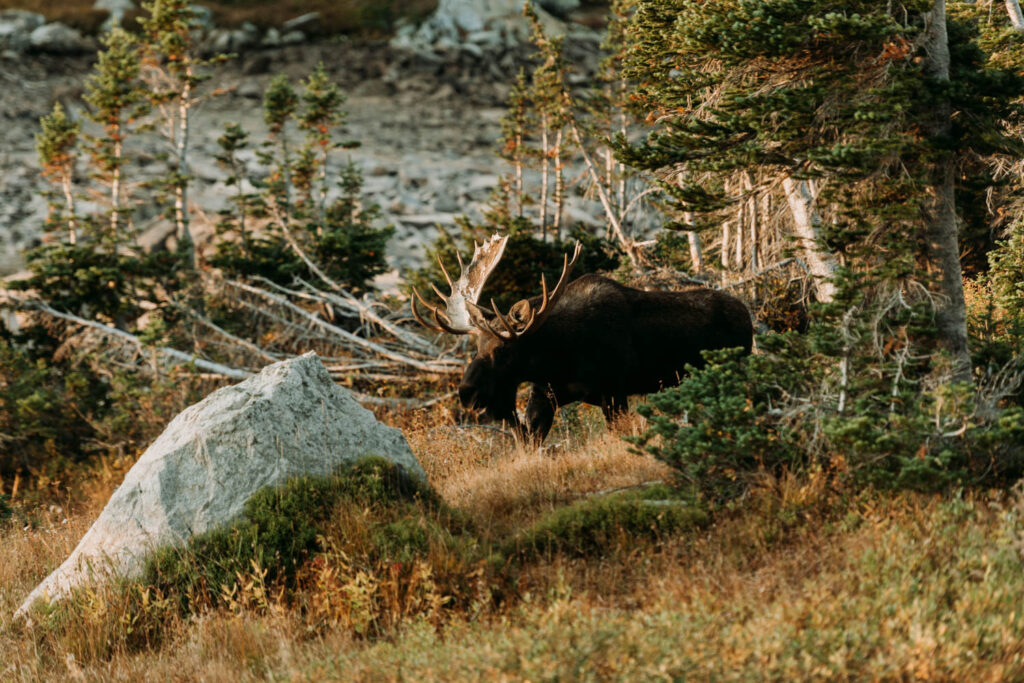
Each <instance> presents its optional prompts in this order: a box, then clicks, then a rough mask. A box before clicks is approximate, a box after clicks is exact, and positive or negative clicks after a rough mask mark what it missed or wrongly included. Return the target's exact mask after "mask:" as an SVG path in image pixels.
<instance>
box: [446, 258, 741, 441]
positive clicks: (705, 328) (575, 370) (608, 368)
mask: <svg viewBox="0 0 1024 683" xmlns="http://www.w3.org/2000/svg"><path fill="white" fill-rule="evenodd" d="M539 303H540V297H534V298H533V299H531V300H530V304H531V305H532V306H534V307H536V306H538V305H539ZM478 339H479V342H478V349H477V355H476V358H474V359H473V361H472V362H471V363H470V365H469V367H468V368H467V369H466V372H465V374H464V375H463V378H462V382H461V384H460V385H459V396H460V398H461V399H462V403H463V405H465V406H466V407H475V408H484V409H486V410H487V413H488V414H489V415H490V416H491V417H492V418H494V419H498V420H504V421H506V422H509V423H510V424H512V425H515V426H516V427H517V428H520V429H522V430H524V431H525V432H526V433H527V434H529V435H531V436H533V437H534V438H537V439H543V438H544V437H545V436H546V435H547V433H548V430H549V429H550V428H551V423H552V421H553V420H554V414H555V409H556V408H557V407H558V406H559V405H564V404H566V403H571V402H573V401H583V402H584V403H590V404H592V405H598V406H601V408H602V409H603V410H604V414H605V417H606V418H609V419H610V418H611V417H612V416H613V415H614V414H615V413H616V412H619V411H623V410H625V409H626V406H627V397H628V396H630V395H633V394H647V393H651V392H654V391H658V390H659V389H661V388H663V387H666V386H672V385H674V384H676V383H678V381H679V378H680V376H681V375H682V374H683V371H684V367H685V366H686V365H687V364H689V365H693V366H695V367H700V366H701V365H703V363H704V359H703V357H702V356H701V351H704V350H707V349H723V348H729V347H742V348H743V349H744V350H745V351H746V352H747V353H749V352H750V349H751V345H752V342H753V327H752V325H751V320H750V312H749V311H748V310H747V307H746V306H745V305H744V304H743V302H741V301H740V300H739V299H736V298H735V297H732V296H730V295H728V294H725V293H723V292H719V291H715V290H712V289H691V290H687V291H682V292H645V291H641V290H638V289H633V288H631V287H626V286H625V285H621V284H619V283H618V282H615V281H614V280H610V279H608V278H606V277H601V276H599V275H592V274H590V275H584V276H582V277H580V278H578V279H576V280H574V281H573V282H571V283H569V285H568V286H567V287H566V291H565V294H564V295H563V296H562V297H561V298H559V299H558V301H556V302H555V303H554V308H553V310H552V311H551V314H550V316H549V317H548V318H547V320H545V321H544V323H543V324H542V325H541V326H540V327H538V328H537V329H536V330H532V331H530V332H529V333H527V334H525V335H524V336H523V337H522V338H519V339H515V340H511V341H498V340H496V339H494V338H493V337H491V336H489V335H484V334H481V335H479V336H478ZM524 382H529V383H530V384H532V385H533V395H532V397H531V399H530V403H529V406H528V407H527V424H526V425H521V424H520V423H519V421H518V419H517V418H516V416H515V395H516V390H517V388H518V387H519V385H520V384H522V383H524Z"/></svg>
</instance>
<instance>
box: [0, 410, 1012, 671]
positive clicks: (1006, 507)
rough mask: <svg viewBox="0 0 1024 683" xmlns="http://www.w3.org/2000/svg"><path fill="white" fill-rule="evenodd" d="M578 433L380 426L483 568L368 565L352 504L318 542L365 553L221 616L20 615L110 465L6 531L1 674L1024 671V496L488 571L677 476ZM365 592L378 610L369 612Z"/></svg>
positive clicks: (826, 505)
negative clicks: (556, 526)
mask: <svg viewBox="0 0 1024 683" xmlns="http://www.w3.org/2000/svg"><path fill="white" fill-rule="evenodd" d="M570 417H571V418H572V419H569V420H561V421H560V424H561V427H558V426H557V425H556V431H555V432H554V433H553V434H552V436H551V437H550V438H549V439H548V442H547V443H546V446H545V448H544V449H542V450H536V449H524V448H522V447H518V446H516V445H515V444H514V443H512V442H510V441H509V440H508V439H506V438H505V437H504V436H502V435H501V434H499V433H497V432H495V431H493V430H489V429H485V428H459V427H455V426H440V427H439V426H437V425H438V424H442V425H443V424H444V422H445V421H446V420H445V415H444V409H437V410H436V411H435V412H433V413H427V412H420V413H391V414H387V415H384V419H385V420H386V421H388V422H391V423H393V424H398V425H399V426H401V427H402V428H403V429H404V430H405V432H406V434H407V437H408V439H409V441H410V444H411V446H412V448H413V450H414V451H415V453H416V455H417V456H418V457H419V459H420V461H421V462H422V463H423V466H424V468H425V469H426V471H427V473H428V477H429V480H430V483H431V485H432V486H433V487H434V489H435V490H436V491H437V493H438V494H439V495H440V497H441V498H442V499H443V501H444V503H445V504H447V506H448V507H449V509H450V512H449V513H448V514H449V515H450V516H452V517H453V518H458V519H460V520H462V521H461V522H460V524H462V525H463V526H465V525H470V526H472V528H473V529H474V534H475V536H474V538H475V539H477V540H475V541H474V543H475V544H477V546H478V551H474V552H476V554H475V555H473V556H472V558H471V559H470V560H466V559H464V558H465V557H469V555H466V554H465V553H463V554H462V555H460V554H459V553H460V552H461V551H458V552H456V551H455V550H453V548H455V547H456V545H457V543H456V542H455V541H453V540H451V539H452V538H454V536H452V535H446V536H444V538H446V539H449V540H442V541H438V542H434V541H431V542H430V543H428V544H426V545H424V548H425V550H424V552H423V554H422V555H420V556H419V559H416V560H414V561H413V562H414V566H413V571H412V573H411V574H410V573H408V572H406V573H402V572H401V571H400V570H397V569H395V568H394V567H395V566H396V565H397V564H398V563H397V562H396V561H394V559H393V558H391V559H388V561H387V562H386V563H385V564H384V565H380V566H379V567H378V569H377V570H374V569H373V568H372V567H371V566H370V565H365V566H366V567H369V568H367V569H365V570H364V569H359V571H358V572H356V569H355V567H356V566H357V565H358V562H357V560H356V559H354V558H355V557H356V556H357V555H358V553H359V550H358V549H357V548H356V549H353V548H354V546H352V545H351V543H352V542H354V541H352V539H355V538H362V539H363V540H362V541H360V542H361V543H364V544H366V543H372V542H373V541H372V540H367V539H374V538H377V536H374V535H372V534H368V533H367V532H366V529H368V528H370V527H367V526H365V524H366V522H365V519H364V518H365V517H366V516H367V515H366V512H367V510H366V509H364V510H359V509H347V510H338V511H335V512H334V513H332V517H331V518H330V520H329V522H328V523H327V525H326V526H325V527H324V529H325V531H324V532H323V534H324V536H323V537H322V538H321V539H320V540H321V547H322V548H325V549H332V548H333V549H336V548H339V547H341V546H340V545H339V544H341V543H343V542H348V543H350V545H348V546H345V548H346V550H344V551H342V550H336V551H331V550H324V551H323V552H320V553H318V554H317V555H316V556H314V557H311V558H309V561H308V562H307V563H306V565H307V566H306V568H304V569H302V570H300V574H299V578H298V579H297V583H296V586H294V587H292V588H290V589H288V590H285V589H284V587H283V586H275V585H273V584H272V583H268V582H266V581H264V580H262V578H261V577H262V576H264V574H262V573H261V570H260V569H259V568H258V567H255V566H254V568H253V571H252V572H251V573H249V574H246V575H245V576H239V581H238V582H237V584H236V585H235V587H234V588H233V589H231V590H230V591H227V590H224V591H222V595H221V598H223V599H221V600H220V601H219V602H217V604H212V603H210V604H209V605H207V606H206V607H202V606H200V608H195V609H192V610H191V612H189V613H187V614H186V613H181V612H179V611H177V610H175V609H167V608H166V606H161V604H160V602H161V599H162V600H163V602H166V601H167V597H166V596H164V597H163V598H161V596H160V595H159V594H157V593H153V592H148V591H146V590H143V591H142V593H139V592H138V589H140V588H143V587H140V586H136V587H135V588H136V595H139V594H141V595H144V596H146V597H145V598H144V599H143V600H142V601H141V602H140V601H139V600H136V601H135V602H134V603H132V604H131V605H129V604H128V602H126V599H125V598H124V592H123V590H120V592H119V589H115V588H98V589H95V590H90V591H86V592H83V593H82V594H79V595H77V596H76V597H75V599H74V600H73V601H72V604H71V605H70V606H69V607H68V609H66V610H64V611H63V612H62V616H61V618H60V619H51V620H50V621H49V622H48V621H47V620H45V619H39V618H37V619H35V620H34V621H32V622H30V623H26V622H21V621H17V622H16V621H14V620H13V619H12V613H13V611H14V610H15V609H16V608H17V606H18V605H19V603H20V601H21V600H22V599H23V598H24V596H25V595H26V594H27V593H28V592H29V590H31V588H32V587H33V586H34V585H35V584H36V583H37V582H38V581H40V580H41V579H42V578H43V577H44V576H45V575H46V574H47V573H48V572H49V571H51V570H52V569H53V568H54V567H55V566H56V565H57V564H59V563H60V562H61V561H62V560H63V559H64V557H66V556H67V554H68V553H69V552H70V551H71V549H72V548H73V547H74V545H75V544H76V542H77V541H78V539H79V538H80V537H81V536H82V534H83V533H84V532H85V530H86V529H87V528H88V526H89V524H90V523H91V521H92V520H93V519H94V518H95V516H96V515H97V514H98V513H99V511H100V509H101V507H102V505H103V503H104V502H105V500H106V497H107V496H108V495H109V493H110V491H111V490H112V489H113V487H114V486H116V484H117V482H118V481H119V479H120V477H121V475H122V473H123V471H124V469H125V467H127V465H128V463H122V464H120V465H115V464H112V463H108V464H107V466H106V467H99V468H97V469H96V471H95V472H94V474H93V475H92V476H91V477H90V478H89V480H88V481H83V482H82V483H81V485H80V486H79V488H78V493H76V494H75V495H74V496H72V498H71V499H69V500H68V501H67V502H65V503H64V504H58V503H49V504H42V505H35V506H27V505H19V504H18V502H17V500H16V501H15V506H16V507H15V509H16V514H15V516H14V518H13V521H12V522H10V523H9V524H7V525H6V526H5V527H4V529H3V531H2V536H0V655H2V656H0V679H2V680H14V681H36V680H80V681H110V680H139V679H147V680H205V681H237V680H289V681H290V680H331V679H333V680H416V681H421V680H460V679H462V680H473V679H487V680H531V681H536V680H670V679H680V678H683V679H697V680H711V679H715V680H739V679H742V680H750V679H757V680H764V679H774V680H794V679H828V680H837V679H838V680H842V679H864V678H869V679H900V680H910V679H925V680H927V679H933V680H934V679H946V680H950V679H954V680H975V681H982V680H1008V679H1009V680H1013V679H1018V680H1019V679H1021V678H1024V623H1022V620H1024V616H1022V609H1024V607H1022V606H1024V572H1022V566H1021V561H1022V551H1024V519H1022V516H1024V502H1022V499H1021V498H1020V497H1019V496H1017V495H1016V494H1014V493H1006V492H986V491H973V492H954V493H951V494H947V495H944V496H938V495H921V494H913V493H900V494H891V493H883V492H876V491H852V490H846V489H844V488H843V487H842V486H840V485H838V484H837V483H836V482H835V481H833V480H832V479H831V478H830V477H829V476H828V475H827V474H825V473H812V474H810V475H809V476H802V477H799V478H797V477H792V476H787V477H783V478H781V479H779V478H770V477H765V479H764V481H763V483H762V485H761V486H759V487H757V488H756V489H755V490H754V492H753V493H752V494H750V495H749V496H748V497H747V498H745V499H744V500H742V501H740V502H739V503H737V504H735V505H733V506H732V507H730V508H729V509H723V510H718V511H716V512H715V513H714V514H713V515H711V516H710V517H708V518H707V519H706V520H705V521H704V522H702V523H699V524H692V525H689V526H687V525H681V526H678V527H676V528H675V530H674V531H672V532H671V533H657V534H648V533H636V532H625V533H616V532H615V530H614V529H605V530H604V532H603V533H601V534H598V535H596V536H590V537H588V539H589V540H588V541H587V542H586V543H583V544H581V545H579V546H571V547H570V546H568V545H560V544H558V543H555V544H553V545H548V546H545V548H546V549H542V550H541V551H538V552H536V553H533V554H523V553H519V554H516V553H513V554H512V555H510V556H508V557H512V558H513V559H507V557H506V559H504V560H502V559H497V560H496V559H494V558H495V554H496V552H497V551H496V550H495V549H497V548H500V547H503V546H502V544H503V543H505V544H506V545H507V539H509V538H520V537H521V533H522V530H523V529H527V528H538V526H537V525H538V522H543V520H545V519H548V518H550V517H551V515H553V514H559V513H560V511H565V510H567V509H569V510H577V509H582V508H579V507H578V506H579V505H580V504H581V503H580V501H583V503H584V504H586V503H587V502H588V501H595V500H601V499H602V498H606V497H608V496H616V495H619V494H620V493H621V492H623V491H632V490H643V489H644V488H645V487H650V486H652V485H654V484H655V483H656V482H659V481H663V480H667V479H669V478H670V477H671V473H670V471H668V469H667V468H666V467H665V466H664V465H662V464H661V463H658V462H656V461H655V460H653V459H651V458H649V457H647V456H644V455H638V454H636V453H633V452H631V449H630V447H629V445H628V443H626V442H625V441H624V440H623V439H622V438H621V437H622V436H623V434H628V433H631V432H632V433H635V432H636V431H637V430H639V429H641V428H642V424H641V420H640V418H632V419H626V420H625V421H624V422H622V423H620V424H618V425H615V429H614V430H613V431H611V432H610V431H608V430H607V429H606V428H605V426H604V425H603V423H602V420H601V418H600V416H599V414H597V413H596V411H595V412H591V411H589V410H578V411H575V412H574V413H573V414H572V415H571V416H570ZM566 425H571V429H569V428H567V427H566ZM573 505H575V506H577V507H567V506H573ZM355 507H356V508H358V507H359V506H355ZM367 509H368V508H367ZM561 515H562V516H561V517H560V518H559V519H561V518H564V517H566V514H564V512H563V513H561ZM360 519H363V520H364V521H363V522H360ZM399 521H401V520H399ZM360 524H363V526H360ZM549 527H550V525H549ZM641 531H643V530H641ZM517 534H520V536H517ZM346 539H348V540H346ZM460 543H461V542H460ZM479 548H482V550H479ZM332 552H333V553H334V554H333V555H332ZM332 558H333V560H332ZM339 558H341V559H339ZM459 558H463V559H459ZM480 558H482V559H480ZM332 562H333V564H332ZM460 563H461V564H460ZM417 568H419V569H417ZM346 571H347V572H348V574H347V576H348V578H347V579H345V580H344V581H341V580H340V579H339V578H338V577H339V576H342V575H346ZM375 571H376V573H374V572H375ZM417 571H418V573H417ZM388 572H391V573H390V574H388ZM399 575H401V577H404V578H395V577H399ZM388 576H391V579H388V578H387V577H388ZM453 577H454V578H453ZM389 580H390V581H391V583H388V581H389ZM360 582H361V583H360ZM374 582H376V583H374ZM412 583H416V586H415V588H413V587H411V586H412ZM357 585H359V586H363V589H364V590H363V592H362V593H355V592H353V590H354V588H353V587H354V586H357ZM366 586H370V587H371V588H366ZM389 586H390V587H391V588H389ZM213 589H214V592H216V591H217V590H218V589H217V587H213ZM392 589H393V591H392ZM389 591H391V592H389ZM403 591H404V592H403ZM414 593H415V596H416V597H415V599H413V597H411V596H413V594H414ZM371 594H372V596H375V597H372V600H371V601H373V604H374V605H375V607H374V608H373V610H371V611H368V612H365V613H357V609H356V608H357V607H358V605H359V604H362V603H360V600H361V599H370V598H367V596H368V595H371ZM388 595H391V596H392V597H390V598H388V597H387V596H388ZM225 596H227V597H225ZM360 596H362V597H360ZM403 596H404V597H403ZM150 611H152V613H153V614H154V615H156V617H157V619H156V620H155V621H158V622H159V623H158V626H157V627H156V628H154V627H153V624H152V623H150V625H149V626H146V624H147V619H148V617H147V614H148V613H149V612H150ZM360 614H362V616H360ZM153 621H154V620H153V619H150V620H149V622H153ZM143 632H145V633H146V634H148V635H145V637H141V636H139V634H140V633H143Z"/></svg>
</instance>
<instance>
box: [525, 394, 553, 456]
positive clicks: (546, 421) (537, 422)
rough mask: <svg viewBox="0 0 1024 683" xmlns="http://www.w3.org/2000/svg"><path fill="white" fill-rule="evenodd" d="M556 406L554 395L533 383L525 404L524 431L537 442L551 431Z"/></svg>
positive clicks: (542, 439)
mask: <svg viewBox="0 0 1024 683" xmlns="http://www.w3.org/2000/svg"><path fill="white" fill-rule="evenodd" d="M557 407H558V404H557V402H556V401H555V397H554V395H553V394H552V393H551V392H550V391H549V390H546V389H544V388H543V387H541V386H540V385H537V384H534V385H533V390H532V391H531V393H530V400H529V402H528V403H527V404H526V431H527V434H528V435H529V436H531V437H532V438H534V439H535V440H536V441H537V443H540V442H542V441H544V437H546V436H547V435H548V432H549V431H551V425H552V423H554V421H555V408H557Z"/></svg>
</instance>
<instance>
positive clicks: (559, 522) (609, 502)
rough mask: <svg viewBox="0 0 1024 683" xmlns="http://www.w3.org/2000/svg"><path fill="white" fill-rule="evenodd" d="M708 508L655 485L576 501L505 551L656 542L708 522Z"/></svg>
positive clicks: (568, 550) (523, 553) (588, 549)
mask: <svg viewBox="0 0 1024 683" xmlns="http://www.w3.org/2000/svg"><path fill="white" fill-rule="evenodd" d="M707 520H708V517H707V513H706V512H705V511H704V510H703V509H701V508H699V507H697V506H696V505H695V504H693V503H691V502H687V501H685V500H682V499H680V498H679V493H678V492H677V491H676V490H674V489H672V488H670V487H668V486H666V485H659V486H654V487H650V488H647V489H644V490H642V491H626V492H623V493H616V494H612V495H607V496H601V497H598V498H590V499H587V500H583V501H579V502H577V503H574V504H573V505H570V506H567V507H563V508H559V509H557V510H555V511H553V512H552V513H550V514H549V515H547V516H546V517H544V518H543V519H541V520H540V521H539V522H537V523H535V524H533V525H532V526H530V527H529V528H527V529H526V530H525V531H523V532H522V533H520V534H519V535H517V536H516V537H514V538H513V539H511V540H510V541H509V542H508V543H507V544H506V548H505V550H506V553H508V554H517V555H519V556H520V557H530V556H535V555H540V554H551V553H559V552H560V553H565V554H567V555H574V556H580V557H585V556H591V555H600V554H603V553H604V552H605V551H607V550H608V549H611V548H614V547H616V546H619V545H621V544H622V543H623V542H626V541H629V542H635V541H639V540H650V541H656V540H659V539H661V538H664V537H666V536H668V535H671V534H675V533H678V532H681V531H685V530H687V529H693V528H695V527H700V526H702V525H704V524H706V523H707Z"/></svg>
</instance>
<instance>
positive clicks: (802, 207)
mask: <svg viewBox="0 0 1024 683" xmlns="http://www.w3.org/2000/svg"><path fill="white" fill-rule="evenodd" d="M782 189H783V190H784V191H785V193H786V201H788V202H789V210H790V213H792V214H793V234H794V235H796V241H797V244H798V246H799V248H800V251H801V252H803V256H804V261H805V262H806V263H807V268H808V269H809V270H810V271H811V277H813V278H814V285H815V289H816V291H817V299H818V301H820V302H821V303H830V302H831V301H832V300H833V299H835V296H836V285H835V283H834V282H833V279H834V278H835V275H836V270H837V268H838V267H839V266H838V263H837V262H836V259H835V256H833V255H832V254H831V253H829V252H828V250H826V249H825V247H824V246H823V245H822V243H821V235H820V234H819V231H818V225H819V224H820V222H821V219H820V218H819V217H818V214H817V212H816V211H815V210H814V195H813V193H812V192H811V188H810V186H809V185H808V184H807V181H806V180H793V179H792V178H790V177H788V176H787V177H786V178H783V180H782Z"/></svg>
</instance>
